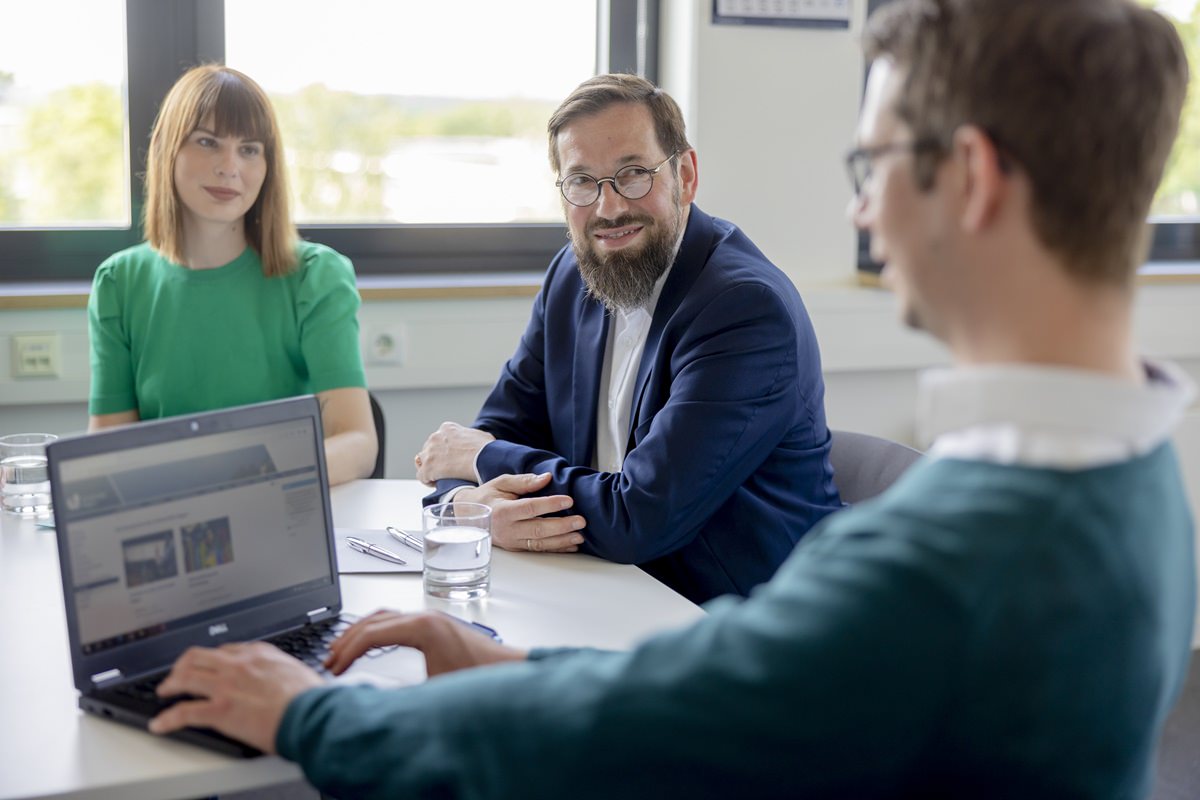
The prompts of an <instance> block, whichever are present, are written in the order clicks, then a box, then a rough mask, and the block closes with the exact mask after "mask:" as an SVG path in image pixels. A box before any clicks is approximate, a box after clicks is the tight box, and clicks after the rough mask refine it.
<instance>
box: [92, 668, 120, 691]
mask: <svg viewBox="0 0 1200 800" xmlns="http://www.w3.org/2000/svg"><path fill="white" fill-rule="evenodd" d="M124 677H125V676H124V675H122V674H121V670H119V669H108V670H105V671H104V672H97V673H96V674H95V675H93V676H92V686H94V687H96V688H97V689H104V688H107V687H109V686H112V685H113V684H114V683H120V682H121V680H123V679H124Z"/></svg>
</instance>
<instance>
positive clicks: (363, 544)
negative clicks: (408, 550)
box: [346, 536, 408, 564]
mask: <svg viewBox="0 0 1200 800" xmlns="http://www.w3.org/2000/svg"><path fill="white" fill-rule="evenodd" d="M346 544H348V545H350V547H352V548H353V549H355V550H357V551H358V552H360V553H366V554H367V555H369V556H375V557H376V558H382V559H383V560H384V561H390V562H392V563H393V564H407V563H408V562H407V561H405V560H404V559H403V558H401V557H400V556H398V555H396V554H395V553H393V552H392V551H391V550H388V549H387V548H386V547H380V546H379V545H377V544H371V543H370V542H368V541H364V540H363V539H358V538H356V537H354V536H347V537H346Z"/></svg>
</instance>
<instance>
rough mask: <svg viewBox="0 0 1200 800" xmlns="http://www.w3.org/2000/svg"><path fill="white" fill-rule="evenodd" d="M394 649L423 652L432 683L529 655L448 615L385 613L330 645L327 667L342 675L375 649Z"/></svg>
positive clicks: (361, 623)
mask: <svg viewBox="0 0 1200 800" xmlns="http://www.w3.org/2000/svg"><path fill="white" fill-rule="evenodd" d="M389 645H403V646H404V647H414V648H416V649H417V650H420V651H421V652H422V653H423V654H424V655H425V669H426V672H428V673H429V676H430V677H433V676H434V675H440V674H442V673H443V672H453V671H454V670H459V669H466V668H468V667H479V666H483V665H485V664H497V663H499V662H501V661H519V660H521V659H523V658H525V653H524V651H521V650H517V649H516V648H513V647H505V646H504V645H502V644H499V643H498V642H495V641H493V640H492V639H490V638H489V637H487V636H484V635H482V634H480V633H479V632H478V631H476V630H473V629H472V628H471V627H470V626H469V625H464V624H463V622H462V621H461V620H456V619H453V618H452V617H449V616H447V615H445V614H431V613H423V614H403V613H401V612H399V611H386V610H384V611H376V612H375V613H374V614H371V615H370V616H368V617H365V618H363V619H361V620H359V621H358V622H356V623H354V624H353V625H351V626H350V627H349V628H348V629H347V630H346V632H345V633H343V634H342V635H341V636H340V637H338V638H337V639H336V640H334V642H333V644H331V645H329V658H328V660H326V662H325V666H327V667H328V668H329V671H330V672H332V673H333V674H334V675H341V674H342V673H343V672H345V671H346V670H347V669H349V668H350V665H351V664H353V663H354V660H355V659H357V658H358V657H359V656H361V655H363V654H364V653H366V652H367V651H369V650H371V649H372V648H375V647H387V646H389Z"/></svg>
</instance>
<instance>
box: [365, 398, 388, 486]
mask: <svg viewBox="0 0 1200 800" xmlns="http://www.w3.org/2000/svg"><path fill="white" fill-rule="evenodd" d="M367 397H369V398H370V399H371V416H372V417H373V418H374V419H375V436H376V438H378V439H379V453H378V454H376V456H375V469H374V470H372V472H371V475H370V477H372V478H382V477H383V468H384V464H385V463H386V459H385V458H384V445H385V444H386V443H387V425H386V424H385V423H384V421H383V407H382V406H380V405H379V401H378V400H376V399H375V395H374V394H372V393H371V392H367Z"/></svg>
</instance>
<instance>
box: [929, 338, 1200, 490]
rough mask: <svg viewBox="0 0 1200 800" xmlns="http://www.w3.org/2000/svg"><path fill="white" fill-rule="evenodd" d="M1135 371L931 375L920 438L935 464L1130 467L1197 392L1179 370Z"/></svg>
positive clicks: (1029, 369)
mask: <svg viewBox="0 0 1200 800" xmlns="http://www.w3.org/2000/svg"><path fill="white" fill-rule="evenodd" d="M1142 365H1143V368H1144V369H1145V374H1146V379H1145V381H1143V382H1142V383H1141V384H1134V383H1130V382H1128V381H1122V380H1119V379H1117V378H1114V377H1110V376H1107V375H1103V374H1101V373H1097V372H1088V371H1085V370H1079V369H1065V368H1062V367H1048V366H1034V365H1030V364H1012V365H996V366H985V367H960V368H954V369H938V370H930V371H929V372H926V373H925V374H924V375H922V377H921V384H920V389H919V407H918V412H917V424H918V438H919V440H920V441H922V442H930V441H932V442H933V445H932V447H931V448H930V449H929V455H930V456H932V457H935V458H937V457H945V458H962V459H970V460H977V461H990V462H993V463H997V464H1012V465H1020V466H1027V467H1042V468H1050V469H1065V470H1082V469H1090V468H1093V467H1099V466H1103V465H1105V464H1113V463H1118V462H1121V461H1128V460H1129V459H1132V458H1135V457H1137V456H1140V455H1143V454H1145V453H1147V452H1149V451H1151V450H1153V449H1154V448H1155V447H1157V446H1158V445H1159V444H1161V443H1162V442H1163V441H1165V440H1166V439H1167V438H1168V437H1170V436H1171V433H1172V431H1174V429H1175V428H1176V427H1177V426H1178V424H1179V421H1180V420H1181V419H1182V417H1183V414H1184V413H1185V412H1186V410H1187V408H1188V406H1189V404H1190V403H1191V401H1192V399H1193V398H1194V397H1195V394H1196V387H1195V385H1194V384H1192V382H1191V381H1190V380H1189V379H1188V377H1187V376H1186V375H1185V374H1184V373H1183V372H1182V371H1181V370H1180V369H1179V368H1178V367H1176V366H1174V365H1172V364H1168V363H1165V362H1157V361H1150V360H1145V361H1143V362H1142Z"/></svg>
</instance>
